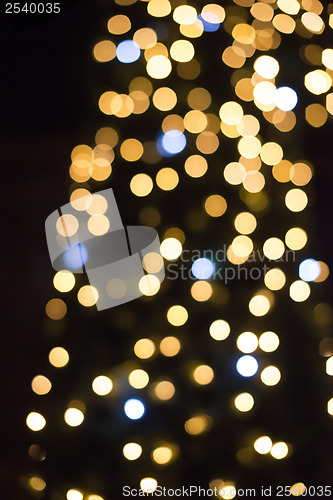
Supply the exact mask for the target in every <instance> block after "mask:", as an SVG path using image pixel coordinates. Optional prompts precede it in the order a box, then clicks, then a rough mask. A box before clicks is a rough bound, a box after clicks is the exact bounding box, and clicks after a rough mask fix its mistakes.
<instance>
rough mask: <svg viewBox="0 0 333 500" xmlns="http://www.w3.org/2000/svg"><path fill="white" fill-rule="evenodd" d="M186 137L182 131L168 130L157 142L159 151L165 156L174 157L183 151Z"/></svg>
mask: <svg viewBox="0 0 333 500" xmlns="http://www.w3.org/2000/svg"><path fill="white" fill-rule="evenodd" d="M185 146H186V137H185V135H184V134H183V132H181V131H180V130H168V132H166V133H165V134H164V135H162V136H161V138H160V140H159V141H157V149H158V150H159V152H160V153H161V154H162V155H163V156H172V155H175V154H177V153H180V152H181V151H183V149H184V148H185Z"/></svg>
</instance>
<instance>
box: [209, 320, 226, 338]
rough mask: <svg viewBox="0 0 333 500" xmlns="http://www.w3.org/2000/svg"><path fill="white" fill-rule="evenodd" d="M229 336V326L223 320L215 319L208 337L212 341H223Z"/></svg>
mask: <svg viewBox="0 0 333 500" xmlns="http://www.w3.org/2000/svg"><path fill="white" fill-rule="evenodd" d="M229 334H230V325H229V323H228V322H227V321H225V320H224V319H216V320H215V321H213V323H212V324H211V325H210V327H209V335H210V336H211V337H212V338H213V339H214V340H225V339H226V338H227V337H228V336H229Z"/></svg>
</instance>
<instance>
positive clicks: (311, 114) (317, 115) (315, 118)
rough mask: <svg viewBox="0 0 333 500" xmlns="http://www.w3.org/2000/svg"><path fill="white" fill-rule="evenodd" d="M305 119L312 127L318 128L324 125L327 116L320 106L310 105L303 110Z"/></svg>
mask: <svg viewBox="0 0 333 500" xmlns="http://www.w3.org/2000/svg"><path fill="white" fill-rule="evenodd" d="M305 119H306V121H307V122H308V123H309V124H310V125H311V126H312V127H314V128H319V127H322V126H323V125H325V123H326V121H327V119H328V114H327V111H326V109H325V108H324V106H322V105H321V104H317V103H315V104H310V105H309V106H307V107H306V108H305Z"/></svg>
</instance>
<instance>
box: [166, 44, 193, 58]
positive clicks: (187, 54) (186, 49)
mask: <svg viewBox="0 0 333 500" xmlns="http://www.w3.org/2000/svg"><path fill="white" fill-rule="evenodd" d="M194 53H195V52H194V47H193V44H192V43H191V42H190V41H188V40H176V41H175V42H173V44H172V45H171V47H170V56H171V57H172V59H173V60H174V61H177V62H183V63H184V62H189V61H191V59H193V57H194Z"/></svg>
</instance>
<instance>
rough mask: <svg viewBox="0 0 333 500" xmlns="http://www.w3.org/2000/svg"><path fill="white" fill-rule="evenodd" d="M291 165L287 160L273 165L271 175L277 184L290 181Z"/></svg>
mask: <svg viewBox="0 0 333 500" xmlns="http://www.w3.org/2000/svg"><path fill="white" fill-rule="evenodd" d="M291 167H292V163H291V162H290V161H288V160H282V161H280V162H279V163H277V164H276V165H273V168H272V175H273V177H274V179H276V180H277V181H278V182H289V181H290V170H291Z"/></svg>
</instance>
